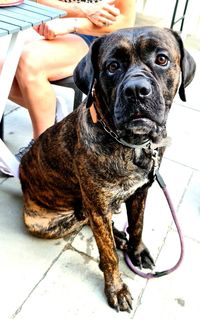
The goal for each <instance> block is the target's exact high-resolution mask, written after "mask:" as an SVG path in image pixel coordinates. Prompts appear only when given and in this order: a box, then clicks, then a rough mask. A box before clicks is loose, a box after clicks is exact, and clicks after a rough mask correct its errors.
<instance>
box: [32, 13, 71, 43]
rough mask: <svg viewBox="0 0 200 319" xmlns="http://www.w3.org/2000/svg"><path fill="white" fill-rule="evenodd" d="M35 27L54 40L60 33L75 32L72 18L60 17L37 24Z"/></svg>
mask: <svg viewBox="0 0 200 319" xmlns="http://www.w3.org/2000/svg"><path fill="white" fill-rule="evenodd" d="M34 29H35V31H37V32H38V33H39V34H40V35H42V36H44V38H45V39H47V40H53V39H55V38H56V36H58V35H64V34H67V33H70V32H74V25H73V24H72V19H67V18H66V19H59V18H58V19H54V20H50V21H48V22H46V23H42V24H40V25H38V26H35V27H34Z"/></svg>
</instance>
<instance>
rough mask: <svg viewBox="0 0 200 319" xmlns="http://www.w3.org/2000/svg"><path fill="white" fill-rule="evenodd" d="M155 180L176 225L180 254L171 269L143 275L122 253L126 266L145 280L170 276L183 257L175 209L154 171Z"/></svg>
mask: <svg viewBox="0 0 200 319" xmlns="http://www.w3.org/2000/svg"><path fill="white" fill-rule="evenodd" d="M155 178H156V181H157V182H158V184H159V186H160V187H161V189H162V190H163V193H164V195H165V198H166V200H167V203H168V206H169V208H170V211H171V214H172V218H173V221H174V223H175V225H176V229H177V232H178V235H179V240H180V247H181V252H180V257H179V259H178V261H177V263H176V264H175V265H174V266H173V267H171V268H170V269H167V270H163V271H158V272H152V273H144V272H142V271H140V270H139V269H138V268H137V267H135V266H134V265H133V264H132V262H131V260H130V258H129V256H128V253H127V252H125V253H124V258H125V261H126V263H127V265H128V267H129V268H130V269H131V270H132V271H133V272H134V273H135V274H137V275H139V276H140V277H143V278H146V279H152V278H158V277H162V276H165V275H168V274H170V273H171V272H173V271H175V270H176V269H177V268H178V267H179V265H180V264H181V262H182V260H183V255H184V245H183V236H182V233H181V229H180V226H179V223H178V220H177V218H176V213H175V209H174V206H173V204H172V201H171V198H170V196H169V193H168V191H167V188H166V184H165V182H164V180H163V178H162V176H161V175H160V173H159V171H158V170H156V172H155ZM125 228H127V225H126V227H125ZM125 232H126V229H125Z"/></svg>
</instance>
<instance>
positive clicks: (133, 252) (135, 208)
mask: <svg viewBox="0 0 200 319" xmlns="http://www.w3.org/2000/svg"><path fill="white" fill-rule="evenodd" d="M148 188H149V186H148V185H147V186H144V187H142V188H140V189H138V190H137V191H136V192H135V193H134V194H133V195H132V196H131V197H130V198H129V199H128V200H127V201H126V209H127V214H128V229H127V231H128V233H129V242H128V255H129V257H130V259H131V261H132V263H133V264H134V265H135V266H139V267H140V268H142V267H144V268H150V269H152V268H153V266H154V261H153V258H152V257H151V255H150V252H149V250H148V249H147V248H146V246H145V245H144V243H143V242H142V231H143V218H144V210H145V203H146V198H147V193H148Z"/></svg>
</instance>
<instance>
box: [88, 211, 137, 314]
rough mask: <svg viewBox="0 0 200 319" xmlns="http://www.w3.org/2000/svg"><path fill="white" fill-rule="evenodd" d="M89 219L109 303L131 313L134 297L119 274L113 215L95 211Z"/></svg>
mask: <svg viewBox="0 0 200 319" xmlns="http://www.w3.org/2000/svg"><path fill="white" fill-rule="evenodd" d="M89 219H90V226H91V228H92V231H93V233H94V236H95V239H96V243H97V246H98V249H99V254H100V264H99V266H100V269H101V270H102V271H103V273H104V279H105V294H106V297H107V300H108V303H109V305H110V306H111V307H112V308H115V309H116V310H117V311H119V310H121V311H130V310H131V309H132V307H131V304H132V297H131V294H130V292H129V290H128V288H127V286H126V285H125V284H124V283H123V281H122V279H121V276H120V272H119V267H118V256H117V253H116V248H115V241H114V237H113V231H112V214H111V213H108V214H102V213H101V214H100V213H99V212H96V211H95V210H94V209H93V210H90V212H89Z"/></svg>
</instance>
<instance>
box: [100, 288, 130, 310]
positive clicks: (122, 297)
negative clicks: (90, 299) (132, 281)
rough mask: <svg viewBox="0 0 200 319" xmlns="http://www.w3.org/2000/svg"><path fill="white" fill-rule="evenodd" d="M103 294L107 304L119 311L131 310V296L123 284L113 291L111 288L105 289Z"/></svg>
mask: <svg viewBox="0 0 200 319" xmlns="http://www.w3.org/2000/svg"><path fill="white" fill-rule="evenodd" d="M105 294H106V296H107V300H108V304H109V305H110V306H111V307H112V308H114V309H116V310H117V311H118V312H119V311H128V312H130V311H131V310H132V299H133V298H132V296H131V294H130V292H129V290H128V287H127V286H126V285H125V284H123V286H122V288H121V289H120V290H118V291H115V290H114V289H113V288H112V287H110V286H109V287H107V288H105Z"/></svg>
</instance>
